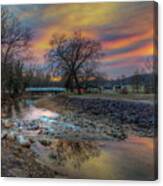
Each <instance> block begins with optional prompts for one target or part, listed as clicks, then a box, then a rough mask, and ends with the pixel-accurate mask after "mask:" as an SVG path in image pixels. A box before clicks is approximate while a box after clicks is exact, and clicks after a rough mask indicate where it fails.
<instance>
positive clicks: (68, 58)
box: [47, 32, 101, 94]
mask: <svg viewBox="0 0 163 186" xmlns="http://www.w3.org/2000/svg"><path fill="white" fill-rule="evenodd" d="M50 45H51V49H50V50H49V52H48V54H47V59H48V62H50V63H51V64H53V67H54V69H55V72H56V73H57V74H59V75H60V76H62V77H63V79H64V80H65V86H66V87H67V88H69V89H70V90H72V91H73V89H74V87H76V88H77V89H78V93H79V94H80V93H81V91H80V88H81V82H80V77H81V75H83V74H84V73H85V68H86V66H88V64H89V69H90V66H92V65H94V64H95V63H97V61H98V60H99V59H100V56H101V45H100V43H99V42H98V41H94V40H91V39H88V38H85V37H82V35H81V33H80V32H75V33H74V34H73V35H72V37H70V38H67V37H66V36H65V35H62V36H60V37H56V36H55V35H53V37H52V39H51V41H50ZM91 69H92V68H91ZM92 70H93V69H92Z"/></svg>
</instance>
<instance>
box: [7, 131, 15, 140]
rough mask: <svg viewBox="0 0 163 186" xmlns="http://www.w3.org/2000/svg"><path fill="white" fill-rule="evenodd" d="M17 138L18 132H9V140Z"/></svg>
mask: <svg viewBox="0 0 163 186" xmlns="http://www.w3.org/2000/svg"><path fill="white" fill-rule="evenodd" d="M15 138H16V133H15V132H14V131H10V132H8V134H7V139H9V140H15Z"/></svg>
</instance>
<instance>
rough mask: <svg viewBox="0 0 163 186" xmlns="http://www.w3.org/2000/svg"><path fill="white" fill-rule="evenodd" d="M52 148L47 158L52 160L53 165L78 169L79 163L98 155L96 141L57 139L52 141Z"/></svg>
mask: <svg viewBox="0 0 163 186" xmlns="http://www.w3.org/2000/svg"><path fill="white" fill-rule="evenodd" d="M53 148H54V150H53V151H52V152H51V153H50V154H49V158H50V159H51V160H54V161H53V163H54V164H55V165H60V166H66V165H67V164H71V166H72V167H74V168H77V169H79V168H80V167H81V165H82V164H83V163H84V162H86V161H88V160H89V159H92V158H94V157H98V156H99V155H100V151H99V148H98V145H97V143H94V142H87V141H80V142H71V141H66V140H57V141H55V142H54V143H53Z"/></svg>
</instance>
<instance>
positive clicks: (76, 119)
mask: <svg viewBox="0 0 163 186" xmlns="http://www.w3.org/2000/svg"><path fill="white" fill-rule="evenodd" d="M43 102H45V103H46V104H45V105H46V106H45V105H42V104H43ZM35 105H36V106H37V107H42V108H44V109H43V110H41V111H39V109H38V110H36V112H39V113H40V117H36V118H32V119H31V118H30V119H28V117H30V114H31V113H28V115H27V116H28V117H27V116H26V117H24V118H12V117H10V118H2V119H1V123H2V133H1V139H2V176H21V177H22V176H23V177H42V175H43V177H60V176H61V177H62V175H61V174H58V173H57V172H56V171H54V170H49V168H47V167H46V166H45V165H42V164H40V159H41V161H42V162H43V161H45V162H46V158H47V157H49V156H51V157H52V158H53V159H56V158H57V159H58V158H59V159H60V157H62V156H61V154H62V153H61V152H59V155H56V153H55V148H56V140H58V139H59V140H70V141H94V140H95V141H96V140H99V141H105V140H106V141H122V140H125V139H126V138H127V137H128V135H130V134H134V135H138V136H147V137H153V136H154V135H155V129H156V128H157V125H156V123H155V122H156V120H155V118H154V116H155V115H154V112H155V109H154V106H153V105H151V104H144V105H143V104H142V103H135V102H134V103H133V102H125V103H124V102H119V101H118V102H116V101H112V100H103V99H84V98H82V99H81V98H72V97H69V98H68V97H63V96H57V97H55V98H54V97H51V98H45V99H44V100H42V99H41V100H38V101H37V102H36V103H35ZM37 107H36V108H37ZM49 107H50V108H53V109H51V110H52V111H54V114H51V115H50V116H49V115H48V116H47V115H46V113H48V110H47V109H49ZM32 112H34V111H33V110H32ZM43 113H44V114H45V115H44V114H43ZM138 117H140V119H138ZM59 143H60V142H59ZM54 144H55V145H54ZM57 144H58V142H57ZM54 147H55V148H54ZM76 147H77V148H79V146H78V144H77V146H76ZM23 156H24V157H23ZM44 156H45V157H44ZM27 159H28V160H29V161H28V160H27ZM57 159H56V160H57ZM36 160H39V161H36ZM59 162H61V161H59ZM19 165H20V166H19ZM15 166H16V168H14V167H15ZM34 167H36V168H38V169H36V168H34ZM46 169H47V170H48V171H47V172H46ZM31 171H32V173H30V172H31ZM64 177H65V176H64Z"/></svg>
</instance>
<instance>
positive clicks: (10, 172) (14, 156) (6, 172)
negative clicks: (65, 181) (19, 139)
mask: <svg viewBox="0 0 163 186" xmlns="http://www.w3.org/2000/svg"><path fill="white" fill-rule="evenodd" d="M1 157H2V158H1V176H2V177H32V178H60V177H65V176H64V175H62V174H58V173H57V172H56V171H54V170H52V169H50V168H49V167H47V166H46V165H42V164H40V163H38V162H37V161H36V158H35V157H34V155H33V153H32V152H31V151H30V150H29V148H27V147H24V148H22V147H21V146H20V145H19V144H17V143H15V141H13V140H7V139H5V140H2V142H1Z"/></svg>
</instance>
